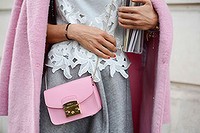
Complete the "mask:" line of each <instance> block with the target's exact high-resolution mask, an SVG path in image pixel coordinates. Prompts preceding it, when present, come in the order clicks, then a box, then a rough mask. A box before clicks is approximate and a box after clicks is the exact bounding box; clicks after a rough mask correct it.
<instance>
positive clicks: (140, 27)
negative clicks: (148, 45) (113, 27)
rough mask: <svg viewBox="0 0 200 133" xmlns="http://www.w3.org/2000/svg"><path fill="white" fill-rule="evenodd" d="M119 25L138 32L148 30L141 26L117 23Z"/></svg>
mask: <svg viewBox="0 0 200 133" xmlns="http://www.w3.org/2000/svg"><path fill="white" fill-rule="evenodd" d="M119 25H120V26H122V27H123V28H125V29H140V30H148V29H149V28H148V27H147V26H143V25H126V24H122V23H120V22H119Z"/></svg>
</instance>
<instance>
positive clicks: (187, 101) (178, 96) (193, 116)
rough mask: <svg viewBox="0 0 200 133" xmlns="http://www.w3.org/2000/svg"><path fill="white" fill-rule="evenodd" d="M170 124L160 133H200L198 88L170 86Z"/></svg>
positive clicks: (1, 124)
mask: <svg viewBox="0 0 200 133" xmlns="http://www.w3.org/2000/svg"><path fill="white" fill-rule="evenodd" d="M171 106H172V107H171V123H170V124H168V125H165V126H164V127H163V131H162V133H200V86H194V85H187V84H178V83H172V84H171ZM6 122H7V119H6V117H0V133H7V131H6V130H7V124H6Z"/></svg>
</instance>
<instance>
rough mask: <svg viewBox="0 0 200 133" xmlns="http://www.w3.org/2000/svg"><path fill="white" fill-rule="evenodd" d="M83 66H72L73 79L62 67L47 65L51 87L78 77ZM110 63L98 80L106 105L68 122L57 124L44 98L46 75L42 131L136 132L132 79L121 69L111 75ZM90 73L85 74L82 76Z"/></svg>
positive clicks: (41, 114)
mask: <svg viewBox="0 0 200 133" xmlns="http://www.w3.org/2000/svg"><path fill="white" fill-rule="evenodd" d="M78 70H79V66H77V67H75V68H74V69H71V74H72V77H73V78H72V79H67V78H65V77H64V75H63V72H62V70H58V71H56V72H55V73H52V70H51V68H47V71H46V72H47V81H48V82H47V85H48V88H52V87H55V86H57V85H60V84H64V83H66V82H69V81H72V80H75V79H77V78H80V77H78ZM109 74H110V72H109V66H107V67H106V68H105V69H104V70H102V71H101V81H100V82H98V83H96V85H97V87H98V89H99V93H100V96H101V100H102V106H103V108H102V109H101V111H99V112H98V113H97V114H95V115H94V116H90V117H87V118H84V119H81V120H77V121H74V122H71V123H67V124H64V125H53V124H52V123H51V121H50V118H49V115H48V111H47V108H46V105H45V102H44V94H43V92H44V90H45V85H44V79H43V80H42V87H41V99H40V133H133V122H132V110H131V97H130V86H129V79H125V78H124V77H122V76H121V75H120V74H119V73H117V72H116V73H115V74H114V77H110V75H109ZM88 75H90V74H89V73H86V74H84V75H83V76H82V77H85V76H88Z"/></svg>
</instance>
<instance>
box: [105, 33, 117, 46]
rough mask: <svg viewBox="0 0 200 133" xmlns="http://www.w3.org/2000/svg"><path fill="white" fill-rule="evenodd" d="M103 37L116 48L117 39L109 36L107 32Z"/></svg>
mask: <svg viewBox="0 0 200 133" xmlns="http://www.w3.org/2000/svg"><path fill="white" fill-rule="evenodd" d="M103 37H104V39H106V40H107V41H109V42H110V43H111V44H112V45H114V46H116V39H115V38H114V37H113V36H112V35H109V34H108V33H106V32H105V33H104V34H103ZM112 47H113V46H112ZM113 48H114V47H113Z"/></svg>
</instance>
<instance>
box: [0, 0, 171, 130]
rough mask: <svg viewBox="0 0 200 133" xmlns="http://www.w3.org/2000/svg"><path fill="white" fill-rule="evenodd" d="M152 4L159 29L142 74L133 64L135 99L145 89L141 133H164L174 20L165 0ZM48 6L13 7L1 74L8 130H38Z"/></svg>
mask: <svg viewBox="0 0 200 133" xmlns="http://www.w3.org/2000/svg"><path fill="white" fill-rule="evenodd" d="M152 3H153V6H154V8H155V10H156V11H157V13H158V15H159V22H160V34H159V35H157V38H154V39H151V40H150V41H149V42H147V43H148V50H147V62H146V65H145V67H144V69H143V71H142V76H141V74H135V75H134V71H137V70H139V69H138V68H137V67H138V65H134V64H133V65H132V67H131V69H130V73H131V90H132V94H133V95H132V100H133V101H134V100H135V99H138V98H137V95H136V94H137V92H140V93H141V92H142V99H141V109H138V110H141V112H140V117H139V119H140V132H141V133H160V132H161V128H162V124H163V123H165V122H169V119H170V104H169V103H170V100H169V97H170V96H169V94H170V86H169V85H170V82H169V59H170V53H171V44H172V20H171V16H170V12H169V10H168V7H167V5H166V3H165V1H164V0H152ZM48 7H49V0H15V3H14V6H13V10H12V15H11V20H10V26H9V29H8V32H7V38H6V42H5V45H4V52H3V57H2V61H1V73H0V115H8V133H39V104H40V89H41V79H42V71H43V62H44V53H45V41H46V30H47V18H48ZM152 46H153V47H154V48H152ZM137 58H140V57H139V56H138V57H136V56H131V57H130V60H131V61H132V62H134V63H135V64H140V60H139V59H137ZM139 79H141V80H139ZM136 81H140V82H139V83H141V84H139V83H138V82H136ZM137 83H138V84H139V85H136V84H137ZM139 89H141V90H142V91H139ZM133 92H134V93H133ZM138 102H139V101H138ZM133 103H134V102H133ZM134 107H135V105H133V108H134ZM133 114H134V112H133ZM133 116H134V115H133Z"/></svg>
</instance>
